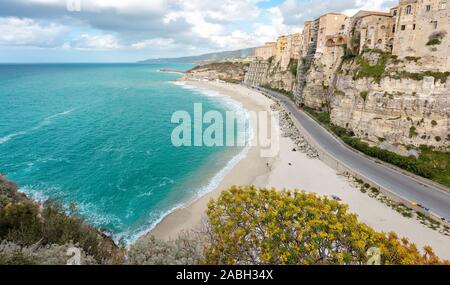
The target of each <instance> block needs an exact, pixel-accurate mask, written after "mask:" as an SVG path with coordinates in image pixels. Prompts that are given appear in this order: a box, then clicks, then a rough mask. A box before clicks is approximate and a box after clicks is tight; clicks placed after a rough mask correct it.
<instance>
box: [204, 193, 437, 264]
mask: <svg viewBox="0 0 450 285" xmlns="http://www.w3.org/2000/svg"><path fill="white" fill-rule="evenodd" d="M207 215H208V219H209V225H208V230H207V236H208V237H209V241H208V243H207V246H206V247H205V260H204V261H205V262H204V263H206V264H221V265H222V264H226V265H248V264H255V265H266V264H273V265H296V264H302V265H310V264H316V265H317V264H321V265H327V264H328V265H329V264H334V265H346V264H347V265H348V264H351V265H360V264H367V263H368V260H369V258H370V255H369V256H368V254H367V252H368V250H369V249H370V248H372V247H376V248H378V249H380V251H381V264H384V265H389V264H404V265H406V264H440V263H443V262H442V261H440V260H439V259H438V257H436V255H435V254H434V253H433V251H432V249H431V248H430V247H426V248H425V254H424V255H422V254H421V253H420V252H419V251H418V250H417V248H416V246H415V245H413V244H410V243H409V242H408V240H406V239H399V238H398V237H397V236H396V235H395V234H394V233H390V234H387V235H386V234H384V233H378V232H376V231H374V230H373V229H371V228H370V227H368V226H366V225H365V224H362V223H359V222H358V220H357V216H356V215H354V214H349V213H348V206H346V205H342V204H340V203H338V202H336V201H334V200H331V199H328V198H320V197H318V196H316V195H315V194H306V193H304V192H299V191H276V190H275V189H271V190H268V189H256V188H255V187H233V188H231V189H230V190H228V191H225V192H222V194H221V196H220V197H219V199H218V200H217V201H211V202H210V204H209V206H208V210H207Z"/></svg>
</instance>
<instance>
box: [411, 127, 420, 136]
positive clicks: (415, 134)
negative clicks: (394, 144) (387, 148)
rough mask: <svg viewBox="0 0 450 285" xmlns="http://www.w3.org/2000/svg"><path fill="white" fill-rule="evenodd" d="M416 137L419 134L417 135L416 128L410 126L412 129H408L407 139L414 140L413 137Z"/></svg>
mask: <svg viewBox="0 0 450 285" xmlns="http://www.w3.org/2000/svg"><path fill="white" fill-rule="evenodd" d="M418 135H419V133H417V128H416V127H414V126H412V127H411V128H410V129H409V138H410V139H412V138H414V137H417V136H418Z"/></svg>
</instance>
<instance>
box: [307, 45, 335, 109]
mask: <svg viewBox="0 0 450 285" xmlns="http://www.w3.org/2000/svg"><path fill="white" fill-rule="evenodd" d="M342 56H343V49H342V48H340V47H333V48H330V49H329V51H327V52H326V53H324V54H322V55H318V56H317V57H316V58H315V59H313V60H312V62H311V66H310V67H309V68H308V71H307V73H306V84H305V87H304V89H303V93H302V96H301V97H302V103H303V104H305V105H306V106H308V107H311V108H314V109H317V110H326V111H328V110H329V104H330V100H331V95H332V94H333V89H334V82H335V80H336V77H335V75H336V74H337V72H338V69H339V68H340V64H341V61H342Z"/></svg>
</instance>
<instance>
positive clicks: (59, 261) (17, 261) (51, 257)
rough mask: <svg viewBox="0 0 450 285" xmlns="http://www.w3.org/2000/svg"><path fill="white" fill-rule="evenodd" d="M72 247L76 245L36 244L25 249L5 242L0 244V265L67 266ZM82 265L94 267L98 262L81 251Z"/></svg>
mask: <svg viewBox="0 0 450 285" xmlns="http://www.w3.org/2000/svg"><path fill="white" fill-rule="evenodd" d="M72 247H76V245H73V244H66V245H48V246H40V245H39V244H35V245H31V246H25V247H24V246H20V245H17V244H15V243H12V242H7V241H3V242H1V243H0V265H66V264H67V261H68V259H69V256H68V254H67V252H68V250H69V248H72ZM80 264H81V265H93V264H97V261H96V260H95V259H94V258H93V257H91V256H87V255H86V254H85V253H84V252H83V251H81V255H80Z"/></svg>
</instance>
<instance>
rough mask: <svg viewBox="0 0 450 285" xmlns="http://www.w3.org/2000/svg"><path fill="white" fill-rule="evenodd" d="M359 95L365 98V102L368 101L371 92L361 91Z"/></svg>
mask: <svg viewBox="0 0 450 285" xmlns="http://www.w3.org/2000/svg"><path fill="white" fill-rule="evenodd" d="M359 95H360V96H361V98H362V99H363V100H364V102H366V99H367V96H368V95H369V92H367V91H362V92H361V93H359Z"/></svg>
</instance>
